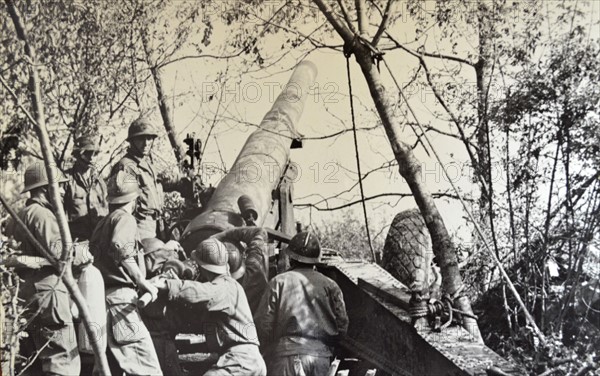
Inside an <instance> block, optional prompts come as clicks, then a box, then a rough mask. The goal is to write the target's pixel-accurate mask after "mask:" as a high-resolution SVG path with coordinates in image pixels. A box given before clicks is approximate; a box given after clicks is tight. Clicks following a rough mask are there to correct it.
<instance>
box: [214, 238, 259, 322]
mask: <svg viewBox="0 0 600 376" xmlns="http://www.w3.org/2000/svg"><path fill="white" fill-rule="evenodd" d="M212 237H213V238H215V239H218V240H220V241H221V242H224V243H225V246H226V247H227V250H228V252H229V271H230V273H231V277H232V278H234V279H235V280H237V281H238V282H239V283H240V285H242V287H243V288H244V292H245V293H246V297H247V299H248V303H249V304H250V310H251V311H252V313H254V312H256V309H257V308H258V304H259V303H260V298H262V296H263V294H264V292H265V290H266V288H267V283H268V278H267V277H268V273H269V259H268V253H267V239H268V234H267V231H265V229H263V228H260V227H235V228H232V229H228V230H226V231H223V232H220V233H218V234H216V235H213V236H212ZM240 242H244V243H245V244H246V249H245V250H243V254H242V252H240V249H239V248H238V247H236V246H235V245H234V244H236V245H237V244H239V243H240Z"/></svg>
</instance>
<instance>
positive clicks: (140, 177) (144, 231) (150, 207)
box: [111, 151, 191, 239]
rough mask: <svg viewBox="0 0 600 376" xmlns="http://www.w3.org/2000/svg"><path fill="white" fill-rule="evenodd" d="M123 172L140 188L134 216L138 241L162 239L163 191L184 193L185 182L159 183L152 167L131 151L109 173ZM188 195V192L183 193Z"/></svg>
mask: <svg viewBox="0 0 600 376" xmlns="http://www.w3.org/2000/svg"><path fill="white" fill-rule="evenodd" d="M120 170H124V171H125V172H126V173H127V174H128V175H130V176H131V177H133V178H135V179H136V180H137V182H138V184H139V186H140V188H141V191H142V192H141V194H140V196H139V198H138V205H137V207H136V210H135V213H134V216H135V219H136V221H137V224H138V231H139V234H140V239H147V238H163V236H162V235H163V234H162V231H163V230H164V229H163V228H162V227H161V226H162V221H161V218H162V214H163V207H164V192H163V191H164V190H163V183H164V185H165V187H164V188H165V189H166V190H167V191H169V192H170V191H174V190H182V191H185V189H186V188H190V187H191V185H190V184H188V185H190V187H185V186H184V185H186V183H189V182H185V181H181V182H180V181H179V180H175V179H171V180H168V179H166V178H164V179H162V180H163V182H162V183H161V182H159V178H158V174H157V173H156V170H155V168H154V166H152V164H151V163H150V162H149V161H148V160H147V158H141V157H138V156H136V155H134V154H133V153H132V152H131V151H128V152H127V154H125V156H124V157H123V158H122V159H121V160H120V161H119V162H117V163H116V164H115V165H114V166H113V168H112V171H111V176H113V175H114V174H116V173H117V172H118V171H120ZM185 193H186V194H188V192H185Z"/></svg>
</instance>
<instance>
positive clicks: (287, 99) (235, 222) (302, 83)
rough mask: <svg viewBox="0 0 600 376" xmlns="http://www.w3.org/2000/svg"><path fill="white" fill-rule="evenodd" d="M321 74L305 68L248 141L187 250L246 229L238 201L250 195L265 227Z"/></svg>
mask: <svg viewBox="0 0 600 376" xmlns="http://www.w3.org/2000/svg"><path fill="white" fill-rule="evenodd" d="M316 75H317V67H316V65H315V64H314V63H312V62H309V61H303V62H301V63H299V64H298V65H297V66H296V68H295V69H294V72H293V73H292V76H291V77H290V79H289V81H288V83H287V84H286V86H285V87H284V89H283V91H282V92H281V93H280V94H279V96H278V97H277V99H276V100H275V102H274V103H273V106H272V107H271V109H270V110H269V112H267V114H266V115H265V117H264V118H263V120H262V122H261V123H260V126H259V129H257V130H256V131H254V132H253V133H252V134H251V135H250V136H249V137H248V139H247V140H246V143H245V144H244V147H243V148H242V150H241V151H240V154H239V155H238V157H237V159H236V160H235V162H234V163H233V166H232V167H231V170H230V171H229V173H227V175H225V177H224V178H223V179H222V180H221V182H220V183H219V185H218V186H217V188H216V189H215V192H214V193H213V195H212V197H211V198H210V200H209V202H208V204H207V205H206V207H205V208H204V210H203V212H202V213H201V214H199V215H198V216H197V217H195V218H194V219H193V220H192V221H191V222H190V224H189V225H188V226H187V227H186V229H185V230H184V232H183V235H182V239H181V245H182V246H183V248H184V249H185V251H186V252H187V253H189V252H191V251H192V250H193V249H194V248H195V247H196V245H197V244H198V243H200V242H201V241H203V240H205V239H206V238H208V237H209V236H211V235H213V234H215V233H217V232H220V231H223V230H225V229H227V228H231V227H238V226H243V225H244V221H243V219H242V217H241V215H240V211H239V208H238V206H237V202H238V198H239V197H240V196H242V195H246V196H248V197H249V198H250V199H251V200H252V203H253V204H254V205H255V207H256V212H257V214H258V218H257V219H256V221H255V223H256V224H257V225H259V226H260V225H262V224H263V223H264V221H265V218H266V217H267V214H268V213H269V211H270V209H271V203H272V197H271V192H272V191H273V189H275V188H276V187H277V185H278V184H279V181H280V179H281V176H282V174H284V173H285V169H286V166H287V163H288V160H289V155H290V147H291V144H292V141H293V140H294V139H297V138H298V133H297V131H296V126H297V125H298V122H299V121H300V116H301V115H302V112H303V111H304V104H305V102H306V98H307V97H308V92H309V90H310V87H311V85H312V84H313V83H314V81H315V78H316Z"/></svg>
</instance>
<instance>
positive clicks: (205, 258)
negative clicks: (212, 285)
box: [192, 238, 229, 274]
mask: <svg viewBox="0 0 600 376" xmlns="http://www.w3.org/2000/svg"><path fill="white" fill-rule="evenodd" d="M228 256H229V254H228V253H227V247H225V244H223V243H221V242H220V241H219V240H217V239H213V238H209V239H206V240H205V241H203V242H202V243H200V244H198V246H197V247H196V249H195V250H193V251H192V259H194V261H196V263H198V265H199V266H200V267H201V268H203V269H205V270H208V271H209V272H213V273H215V274H227V272H228V270H229V268H228V265H227V261H228V259H229V257H228Z"/></svg>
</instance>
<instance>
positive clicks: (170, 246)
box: [165, 240, 183, 252]
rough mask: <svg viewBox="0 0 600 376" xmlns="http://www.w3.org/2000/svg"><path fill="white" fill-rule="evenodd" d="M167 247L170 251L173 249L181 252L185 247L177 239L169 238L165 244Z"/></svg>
mask: <svg viewBox="0 0 600 376" xmlns="http://www.w3.org/2000/svg"><path fill="white" fill-rule="evenodd" d="M165 249H167V250H169V251H173V252H180V251H183V247H182V246H181V244H179V242H178V241H176V240H169V241H168V242H167V243H166V244H165Z"/></svg>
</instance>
